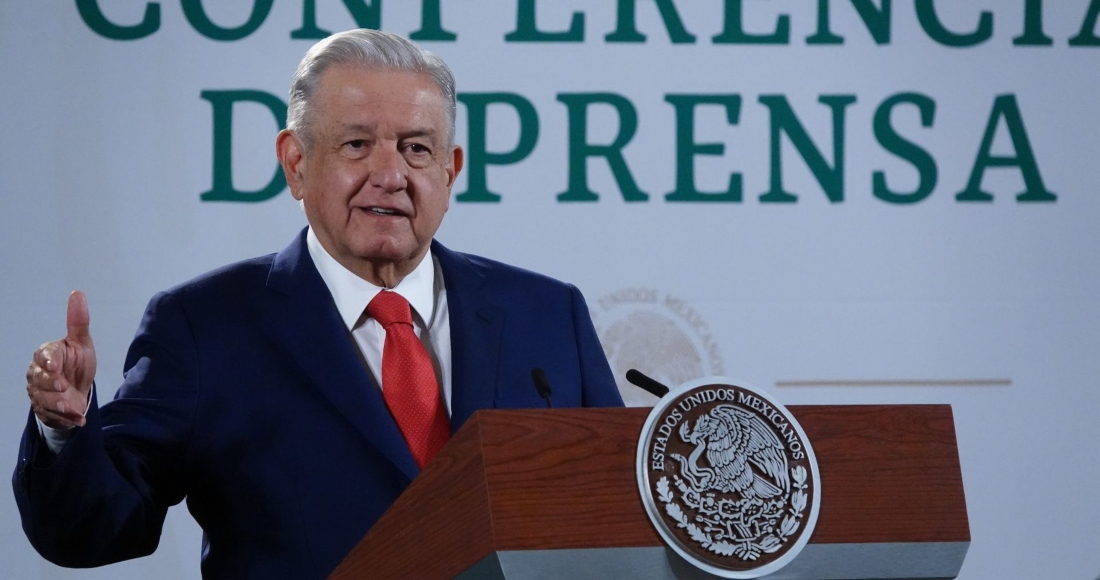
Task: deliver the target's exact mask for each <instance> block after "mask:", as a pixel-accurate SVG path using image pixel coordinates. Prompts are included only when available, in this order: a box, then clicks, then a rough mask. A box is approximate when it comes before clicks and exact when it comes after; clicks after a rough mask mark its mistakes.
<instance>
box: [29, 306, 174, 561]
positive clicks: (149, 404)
mask: <svg viewBox="0 0 1100 580" xmlns="http://www.w3.org/2000/svg"><path fill="white" fill-rule="evenodd" d="M193 353H194V347H193V344H192V341H191V339H190V333H189V330H188V325H187V321H186V317H185V315H184V313H183V310H182V309H181V308H180V307H179V306H178V304H177V303H176V301H175V300H174V299H173V298H172V296H171V295H169V294H160V295H158V296H156V297H154V298H153V300H152V301H151V302H150V304H149V306H148V307H147V309H146V312H145V316H144V318H143V320H142V322H141V325H140V327H139V329H138V332H137V335H136V337H135V338H134V341H133V343H132V344H131V346H130V350H129V353H128V354H127V358H126V365H125V368H126V371H125V381H124V383H123V385H122V387H121V388H120V389H119V392H118V395H117V397H116V398H117V400H116V401H115V402H113V403H112V404H110V405H107V406H105V407H104V408H103V409H100V408H99V407H98V404H97V401H96V399H95V397H93V399H92V406H91V408H90V409H89V411H88V414H87V423H86V425H85V426H84V427H80V428H77V430H76V432H74V433H73V436H72V438H71V439H70V440H69V441H68V443H66V445H65V447H64V448H63V449H62V450H61V452H60V453H58V454H57V455H56V456H54V455H53V454H52V453H51V452H50V451H49V449H48V448H47V447H46V444H45V442H44V441H42V440H41V437H40V435H39V433H38V428H37V425H36V423H35V421H34V415H33V414H30V416H29V417H28V423H27V427H26V429H25V430H24V433H23V439H22V442H21V444H20V450H19V460H18V464H17V466H16V470H15V474H14V477H13V480H12V483H13V487H14V488H15V497H16V503H17V504H18V506H19V513H20V516H21V518H22V523H23V529H24V531H25V532H26V534H27V537H28V538H29V539H30V541H31V543H32V544H33V545H34V547H35V549H37V550H38V552H39V553H40V554H42V556H43V557H45V558H46V559H48V560H50V561H51V562H54V563H56V564H59V565H62V566H71V567H84V566H98V565H103V564H107V563H111V562H116V561H119V560H125V559H129V558H134V557H137V556H143V555H147V554H150V553H152V552H153V551H154V550H155V549H156V547H157V544H158V542H159V539H160V531H161V527H162V525H163V523H164V517H165V514H166V513H167V509H168V507H169V506H171V505H174V504H177V503H179V502H180V501H181V500H182V499H183V497H184V489H185V488H184V480H183V466H182V463H183V461H184V459H183V458H184V457H185V452H186V447H187V439H188V437H189V434H190V429H191V419H192V413H193V410H194V408H195V401H194V397H195V389H194V383H193V376H194V371H195V369H194V356H193Z"/></svg>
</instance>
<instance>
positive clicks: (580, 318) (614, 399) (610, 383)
mask: <svg viewBox="0 0 1100 580" xmlns="http://www.w3.org/2000/svg"><path fill="white" fill-rule="evenodd" d="M569 291H570V296H571V298H572V302H573V332H574V333H575V334H576V336H577V345H578V349H577V350H578V353H577V354H578V356H579V357H580V365H581V380H582V384H583V393H582V397H583V399H582V401H583V405H584V406H585V407H622V406H623V399H622V396H621V395H620V394H619V388H618V387H617V386H616V385H615V376H614V374H612V372H611V367H610V366H609V365H608V363H607V356H606V355H605V354H604V351H603V347H602V346H601V345H600V339H599V338H598V337H597V336H596V329H595V327H594V326H593V325H592V317H591V315H589V313H588V304H587V303H586V302H585V301H584V296H582V295H581V291H580V290H578V289H577V287H576V286H573V285H572V284H569Z"/></svg>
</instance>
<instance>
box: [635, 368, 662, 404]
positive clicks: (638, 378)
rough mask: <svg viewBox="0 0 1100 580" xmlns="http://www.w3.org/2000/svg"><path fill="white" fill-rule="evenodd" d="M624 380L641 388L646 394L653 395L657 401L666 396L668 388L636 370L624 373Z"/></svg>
mask: <svg viewBox="0 0 1100 580" xmlns="http://www.w3.org/2000/svg"><path fill="white" fill-rule="evenodd" d="M626 380H628V381H630V382H631V383H634V385H635V386H637V387H641V388H642V389H643V390H645V391H646V392H647V393H649V394H651V395H655V396H656V397H657V398H658V399H660V398H661V397H663V396H665V395H667V394H668V387H666V386H664V385H662V384H661V383H658V382H657V381H655V380H653V379H651V378H649V377H647V376H645V375H643V374H642V373H640V372H638V370H636V369H630V370H628V371H626Z"/></svg>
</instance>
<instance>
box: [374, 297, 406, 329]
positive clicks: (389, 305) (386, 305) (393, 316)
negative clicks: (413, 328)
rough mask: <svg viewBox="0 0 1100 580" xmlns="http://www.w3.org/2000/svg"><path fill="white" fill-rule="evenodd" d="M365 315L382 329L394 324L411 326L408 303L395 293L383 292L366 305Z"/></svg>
mask: <svg viewBox="0 0 1100 580" xmlns="http://www.w3.org/2000/svg"><path fill="white" fill-rule="evenodd" d="M367 314H369V315H370V316H371V318H373V319H375V320H377V321H378V323H379V324H381V325H382V327H383V328H389V326H390V325H391V324H394V323H404V324H410V325H411V324H412V312H411V310H410V308H409V301H408V300H405V299H404V298H403V297H402V296H401V295H400V294H398V293H397V292H389V291H386V290H383V291H381V292H379V293H378V295H377V296H375V297H374V299H373V300H371V301H370V304H368V305H367Z"/></svg>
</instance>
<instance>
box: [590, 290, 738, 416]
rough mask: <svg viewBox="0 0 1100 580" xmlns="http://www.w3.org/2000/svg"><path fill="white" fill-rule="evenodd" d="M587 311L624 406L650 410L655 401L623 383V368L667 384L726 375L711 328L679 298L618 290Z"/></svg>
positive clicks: (654, 293) (650, 292) (661, 293)
mask: <svg viewBox="0 0 1100 580" xmlns="http://www.w3.org/2000/svg"><path fill="white" fill-rule="evenodd" d="M591 310H592V321H593V322H594V323H595V325H596V332H597V333H598V334H599V336H600V343H601V344H603V349H604V354H605V355H607V362H608V363H610V364H611V370H612V371H613V372H614V374H615V377H617V378H616V382H617V383H618V386H619V394H621V395H622V397H623V401H624V402H625V403H626V405H627V406H628V407H649V406H652V405H653V404H654V401H655V400H656V399H654V398H653V396H652V395H650V394H648V393H646V392H645V391H642V390H641V389H639V388H637V387H635V386H634V385H631V384H630V383H629V382H626V379H625V378H624V377H625V376H626V371H627V370H628V369H638V370H639V371H641V372H643V373H645V374H646V375H648V376H650V377H653V378H654V379H655V380H657V381H660V382H662V383H664V384H666V385H678V384H680V383H682V382H684V381H689V380H691V379H694V378H695V377H702V376H707V375H720V374H722V373H723V372H725V371H724V370H723V369H722V366H723V361H722V353H721V349H720V348H719V347H718V344H717V342H716V340H715V338H714V336H713V334H712V333H711V330H710V326H709V325H708V324H707V322H706V320H704V319H703V317H702V315H700V314H699V312H697V311H696V310H695V309H694V308H693V307H692V305H691V304H690V303H689V302H688V301H687V300H684V299H683V298H679V297H677V296H673V295H672V294H667V293H664V292H661V291H658V290H656V289H654V288H622V289H620V290H617V291H615V292H612V293H611V294H608V295H606V296H603V297H601V298H600V299H598V300H597V301H596V302H595V304H594V306H593V308H592V309H591Z"/></svg>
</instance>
